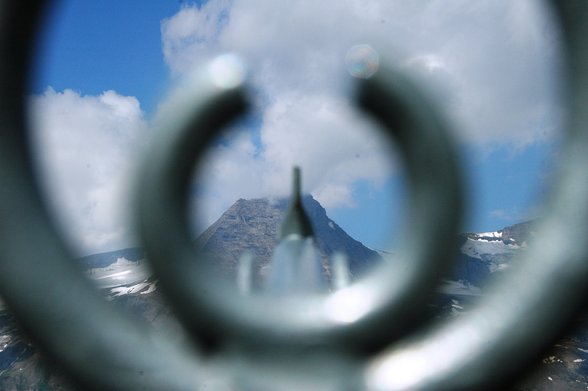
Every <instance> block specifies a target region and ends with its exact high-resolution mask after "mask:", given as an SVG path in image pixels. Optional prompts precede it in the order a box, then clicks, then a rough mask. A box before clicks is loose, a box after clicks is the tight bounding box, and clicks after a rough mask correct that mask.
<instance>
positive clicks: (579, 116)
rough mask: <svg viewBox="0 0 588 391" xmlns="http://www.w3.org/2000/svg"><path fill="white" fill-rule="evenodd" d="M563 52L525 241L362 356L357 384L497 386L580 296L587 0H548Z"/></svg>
mask: <svg viewBox="0 0 588 391" xmlns="http://www.w3.org/2000/svg"><path fill="white" fill-rule="evenodd" d="M552 6H553V8H554V11H555V12H556V14H557V15H558V17H559V18H560V21H561V26H562V30H563V33H564V42H565V44H566V46H567V53H568V64H567V65H568V87H569V92H570V93H569V96H568V102H567V103H568V113H567V114H568V122H567V128H566V131H567V132H566V133H567V139H566V144H565V145H564V153H563V154H562V155H561V156H562V157H563V160H562V161H561V165H560V167H559V169H560V172H559V174H560V175H559V176H557V179H558V180H557V182H555V183H554V185H553V186H554V187H553V189H552V191H553V194H552V197H551V199H550V202H549V203H548V204H547V208H546V215H545V216H544V218H543V219H542V220H541V223H540V225H539V226H538V227H536V231H537V233H536V236H535V240H534V243H533V244H532V245H531V246H530V247H529V249H528V251H527V253H526V254H525V255H524V256H523V257H522V258H521V259H519V260H517V264H516V265H514V267H513V268H512V269H511V270H509V273H508V274H507V275H505V276H504V278H503V279H501V280H499V281H497V283H496V284H495V285H494V286H493V289H492V291H491V292H490V293H489V294H488V295H487V296H485V297H484V298H483V299H482V300H481V301H480V302H479V303H478V304H477V305H476V307H475V308H474V309H473V310H471V311H469V312H467V313H465V314H463V315H462V316H460V317H459V318H456V319H454V320H453V321H450V322H447V323H442V324H438V325H435V327H434V328H432V329H430V330H428V331H427V332H424V333H420V334H418V335H416V336H414V337H412V338H411V339H410V340H408V341H403V342H402V343H400V344H397V345H395V346H391V347H390V348H388V349H387V350H386V352H385V353H383V354H381V355H380V356H379V357H376V358H374V359H373V360H371V361H370V362H369V363H368V365H367V366H366V369H365V379H364V384H363V385H362V388H364V389H367V390H371V391H384V390H386V391H392V390H480V389H498V388H499V387H498V385H500V384H502V383H504V382H506V381H507V380H508V379H510V378H511V377H512V376H514V375H515V373H516V371H518V370H520V369H521V367H523V366H524V365H525V364H529V363H531V362H533V359H535V358H536V357H537V356H538V355H539V354H541V352H542V351H543V350H544V349H546V348H547V347H548V346H549V344H550V343H552V342H553V341H554V339H555V338H556V337H557V336H558V335H559V332H560V331H561V329H562V327H564V326H565V325H566V323H567V322H568V321H569V320H570V318H571V317H572V316H573V315H574V314H575V313H576V311H577V310H578V309H579V305H580V304H583V302H584V300H585V295H586V291H587V285H586V280H587V279H588V242H587V241H586V235H587V234H588V208H586V202H587V201H588V171H587V170H586V167H588V153H587V151H588V125H587V124H588V111H586V108H585V107H586V102H588V40H586V37H588V26H587V25H586V23H585V20H586V17H587V16H588V3H586V2H585V1H581V0H580V1H566V2H563V1H554V2H553V3H552Z"/></svg>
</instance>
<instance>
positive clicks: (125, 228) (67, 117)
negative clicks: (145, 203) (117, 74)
mask: <svg viewBox="0 0 588 391" xmlns="http://www.w3.org/2000/svg"><path fill="white" fill-rule="evenodd" d="M30 112H31V119H32V123H33V133H34V137H33V138H32V140H33V143H34V145H33V147H34V148H35V156H36V157H37V168H38V170H39V173H40V175H39V177H40V178H41V182H42V186H43V187H44V189H45V193H46V195H47V197H48V201H49V203H50V204H51V205H52V206H53V209H54V210H55V211H56V213H55V216H56V218H57V219H58V220H59V222H60V223H61V225H62V226H63V227H64V231H65V234H66V235H67V236H68V237H69V239H70V242H71V243H72V245H73V246H74V247H75V250H76V251H77V252H78V253H80V254H87V253H92V252H100V251H107V250H114V249H118V248H123V247H124V246H128V245H129V244H130V242H131V241H132V238H131V233H130V230H129V224H128V220H127V219H128V217H129V204H128V196H129V193H130V191H129V182H131V175H130V173H131V170H132V162H133V161H134V160H135V157H134V154H135V153H134V151H135V150H136V149H137V145H138V144H139V142H140V139H139V137H140V136H141V134H142V133H143V132H144V130H145V128H146V123H145V120H144V119H143V113H142V111H141V108H140V105H139V102H138V100H137V99H136V98H134V97H128V96H121V95H119V94H117V93H116V92H115V91H106V92H104V93H102V94H101V95H99V96H83V95H81V94H79V93H78V92H75V91H72V90H65V91H63V92H56V91H54V90H53V89H51V88H48V89H47V90H46V91H45V92H44V93H43V94H42V95H38V96H33V97H31V111H30Z"/></svg>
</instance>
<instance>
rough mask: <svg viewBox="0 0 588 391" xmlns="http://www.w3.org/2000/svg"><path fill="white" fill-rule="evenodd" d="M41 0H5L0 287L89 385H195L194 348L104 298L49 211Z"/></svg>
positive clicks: (1, 25)
mask: <svg viewBox="0 0 588 391" xmlns="http://www.w3.org/2000/svg"><path fill="white" fill-rule="evenodd" d="M44 9H45V4H44V2H43V1H35V0H23V1H20V0H19V1H0V53H2V56H0V131H1V136H2V141H1V142H0V178H1V181H2V184H1V185H0V200H1V202H0V291H1V295H2V298H3V299H4V300H5V301H6V303H7V304H8V306H9V308H10V310H11V311H13V313H14V314H15V316H16V318H17V319H18V321H19V323H20V324H21V325H22V326H23V327H24V328H25V330H26V331H27V332H28V333H30V334H31V335H32V336H33V337H34V339H35V341H36V342H37V344H38V346H40V348H41V349H42V350H43V352H44V353H46V354H47V355H49V356H50V357H52V358H53V362H54V363H55V364H59V365H62V366H64V367H65V368H67V369H68V372H69V374H70V375H71V376H73V377H74V379H75V380H76V381H77V382H79V383H80V384H81V385H82V387H83V389H96V390H105V389H106V390H121V391H128V390H153V391H160V390H177V391H180V390H185V391H187V390H192V389H193V388H194V384H196V383H197V382H202V373H201V371H199V370H198V364H197V361H196V357H195V355H194V354H192V353H191V352H189V351H188V349H187V347H182V346H177V345H176V344H175V343H173V342H171V341H167V340H163V339H162V338H159V337H158V336H154V335H152V333H151V332H150V331H149V330H148V329H147V328H146V327H145V325H144V324H141V323H140V322H137V321H136V320H135V319H134V318H131V317H130V316H129V315H128V314H126V313H123V312H121V311H119V310H118V309H117V308H114V307H113V306H111V305H109V304H107V303H106V301H104V299H103V298H102V297H101V296H100V294H99V293H98V292H97V291H96V290H95V289H93V288H92V286H91V285H90V283H89V281H88V280H87V279H86V278H85V276H83V274H82V272H81V271H80V270H79V268H78V267H76V264H75V260H74V259H73V257H72V256H71V254H70V253H69V252H68V251H67V249H66V247H65V245H64V244H63V242H62V240H61V238H60V237H59V236H58V234H57V231H56V229H55V227H54V225H53V224H52V221H51V220H50V218H49V217H48V215H47V212H46V210H45V208H44V205H43V202H42V201H41V197H40V194H39V190H38V188H37V185H36V183H35V181H34V174H33V168H32V165H31V162H32V159H31V158H30V154H29V150H28V143H27V138H28V133H27V132H26V130H27V121H26V108H25V94H26V91H27V88H26V86H27V82H29V80H28V78H27V77H28V76H29V74H30V72H29V64H30V63H31V54H32V50H31V49H32V47H33V46H34V45H33V41H34V35H35V33H36V32H37V31H36V30H37V28H38V25H39V19H40V17H41V15H42V13H43V11H44Z"/></svg>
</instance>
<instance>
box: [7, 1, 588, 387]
mask: <svg viewBox="0 0 588 391" xmlns="http://www.w3.org/2000/svg"><path fill="white" fill-rule="evenodd" d="M553 7H554V10H555V12H556V13H557V15H558V16H559V18H560V20H561V24H562V26H563V30H564V33H565V41H566V44H567V49H568V65H569V77H570V81H571V82H570V83H569V84H570V88H569V91H570V96H569V104H568V109H569V113H568V123H567V142H566V145H565V146H564V148H565V152H564V153H562V156H564V160H563V161H562V162H561V167H560V172H561V173H560V175H559V176H558V177H557V178H558V181H557V183H554V184H553V188H552V197H551V201H550V202H549V204H548V206H547V216H546V218H545V219H544V220H543V221H542V224H541V226H540V227H539V228H538V234H537V237H538V240H537V243H536V245H535V247H532V248H531V249H529V251H528V253H527V255H526V256H525V257H524V259H521V260H520V262H519V263H520V267H519V268H518V269H517V270H515V271H514V272H513V273H512V274H511V275H510V276H509V277H508V278H506V279H504V280H503V281H501V282H500V283H498V284H496V286H495V287H494V289H493V291H492V294H491V295H489V296H488V297H485V298H484V299H483V300H482V301H481V302H480V303H479V305H478V306H477V307H476V308H475V309H474V310H472V311H471V312H470V313H468V314H465V315H463V316H461V317H459V318H456V319H454V320H452V321H448V322H444V323H438V324H431V325H430V326H429V327H428V328H426V331H424V332H421V333H420V334H416V335H410V336H406V334H409V333H410V332H411V331H412V324H411V323H410V322H407V321H406V320H412V319H413V318H414V316H415V315H416V314H418V312H419V308H420V307H419V306H421V305H423V304H424V302H425V299H426V296H427V291H430V290H431V289H432V288H433V287H434V284H435V282H436V278H437V276H438V275H439V273H440V272H441V271H442V270H443V268H444V267H445V265H446V264H447V263H448V261H449V260H450V259H451V255H452V251H453V246H452V245H453V238H454V234H455V231H456V227H457V223H458V221H459V213H458V211H459V208H460V205H461V203H462V202H461V199H460V190H459V189H460V188H459V178H458V175H457V169H456V162H455V161H454V156H455V155H454V153H453V150H452V147H451V143H450V141H449V140H448V136H447V130H446V128H445V122H444V121H443V119H442V117H441V116H440V115H439V114H438V113H436V111H435V110H434V109H433V107H434V103H433V102H430V101H429V100H428V99H427V98H426V97H425V96H424V95H423V94H421V93H420V92H418V91H419V90H418V86H416V85H415V84H413V83H411V82H410V80H409V79H408V78H406V77H405V76H404V75H402V74H401V73H400V72H398V71H396V70H394V69H393V68H389V67H383V68H382V69H380V71H379V72H378V73H377V74H376V75H375V76H374V77H372V78H370V79H368V80H366V81H364V82H362V84H361V87H360V94H359V103H360V106H361V107H362V108H363V109H364V110H366V111H367V112H369V113H371V114H372V115H374V116H375V117H376V118H377V119H378V120H380V121H381V123H382V124H383V125H384V127H385V129H387V130H386V132H387V134H388V136H389V137H391V138H393V139H394V140H395V141H396V143H397V144H398V145H399V146H400V149H401V150H402V151H403V153H404V158H405V161H406V167H407V169H408V173H409V177H410V180H411V183H410V191H411V197H410V198H411V205H410V210H409V219H408V221H409V227H408V232H409V234H408V235H407V238H408V239H410V241H408V242H407V243H406V246H405V248H404V249H403V250H402V254H404V255H403V256H404V259H405V260H406V261H405V263H403V264H402V265H403V268H402V269H400V268H398V267H394V266H386V267H383V268H382V269H381V270H379V273H378V274H374V275H370V276H368V277H366V278H365V279H364V280H362V281H360V282H358V283H354V284H352V285H350V286H348V287H343V288H342V289H340V290H337V291H336V292H335V293H333V294H332V295H328V296H318V295H317V296H313V297H309V298H308V297H307V298H304V299H302V298H301V299H295V298H293V299H287V300H288V301H284V300H286V299H283V300H278V299H275V298H274V299H272V298H267V297H246V296H243V295H239V294H238V292H231V291H230V290H228V288H227V289H225V288H223V287H222V286H221V285H218V284H217V283H216V282H215V281H212V280H211V279H210V278H207V275H206V273H205V270H206V266H205V262H204V260H203V259H202V257H201V256H199V255H195V254H194V251H193V248H192V245H191V241H190V236H189V234H188V229H187V223H186V221H185V216H186V213H185V210H186V194H187V185H188V180H189V177H190V172H191V170H192V169H193V163H195V162H196V163H197V161H198V158H199V156H200V155H201V154H202V152H203V151H204V149H205V146H206V143H207V142H208V141H210V140H211V138H212V137H214V136H215V135H216V134H217V133H218V132H219V131H220V130H221V129H222V127H223V126H224V125H226V124H227V123H228V122H230V120H231V119H232V118H234V117H235V116H237V115H239V114H240V113H241V112H242V111H243V110H244V109H245V108H246V103H245V102H246V99H245V93H244V89H243V86H242V82H241V79H239V78H238V77H236V78H235V77H230V78H228V77H227V76H226V75H225V76H224V77H221V78H220V79H219V78H218V77H217V76H218V75H217V74H215V73H214V72H212V71H214V63H213V64H212V65H211V66H210V67H209V68H205V69H204V70H201V71H200V72H199V73H197V74H196V75H195V77H194V78H192V79H191V81H190V83H189V84H188V85H187V86H186V87H187V88H186V89H185V90H183V91H182V92H181V93H179V94H178V96H177V101H176V104H175V105H172V109H171V111H170V112H169V113H168V116H167V117H165V118H163V120H162V122H161V124H160V131H159V132H157V134H156V137H155V139H154V140H153V143H152V145H151V147H150V149H149V151H148V154H149V156H148V158H147V159H146V160H145V164H144V175H143V176H142V178H141V182H140V185H139V191H138V194H141V198H140V199H139V201H138V209H139V218H140V222H139V225H140V232H141V234H142V238H143V241H144V246H145V248H146V249H147V251H148V253H149V255H150V257H151V260H152V262H153V267H154V269H155V271H156V273H157V274H158V276H159V278H160V281H161V285H162V287H163V289H164V292H165V293H166V294H167V297H168V299H169V300H170V305H173V306H174V308H175V309H176V311H177V313H178V316H179V317H180V319H181V320H182V321H183V322H184V324H185V325H186V327H187V328H188V329H189V331H190V332H191V333H192V336H193V337H194V343H199V344H203V345H205V346H206V347H207V348H208V349H209V352H212V353H216V354H215V355H212V356H211V355H208V356H204V355H203V354H198V353H196V352H195V351H194V350H193V349H191V348H190V344H188V343H186V344H183V345H182V344H180V343H179V342H178V341H174V340H167V339H164V338H163V337H162V336H160V335H152V334H151V333H150V332H149V331H148V330H147V329H146V328H145V327H144V326H143V325H141V324H140V323H138V322H137V321H135V320H134V319H132V318H131V317H130V316H128V315H126V314H124V313H121V312H120V311H118V310H116V309H114V308H112V307H111V306H109V305H108V304H107V303H106V302H104V301H103V300H102V299H101V298H100V297H99V294H98V293H97V292H96V291H94V290H93V289H92V288H91V286H90V284H89V283H88V282H87V281H86V280H85V279H84V278H83V276H82V273H81V272H80V271H79V270H78V269H77V267H76V265H75V262H74V260H73V258H72V256H71V255H70V254H69V253H68V252H67V249H66V248H65V246H64V245H63V243H62V241H61V238H60V237H59V236H58V235H57V233H56V231H55V228H54V226H53V224H52V222H51V221H50V220H49V218H48V216H47V212H46V211H45V207H44V205H43V202H42V201H41V196H40V194H39V190H38V188H37V185H36V183H35V181H34V174H33V170H32V168H31V163H30V156H29V155H28V154H29V151H28V145H27V132H26V129H27V123H26V117H25V113H26V108H25V99H24V93H25V91H26V83H27V82H28V79H27V76H28V75H29V74H30V70H29V66H30V62H31V61H30V56H31V53H32V48H33V47H34V45H33V41H34V39H33V38H34V33H35V26H36V25H37V24H38V22H39V17H40V15H41V13H42V11H43V2H42V1H33V0H20V1H17V0H15V1H6V0H4V1H0V53H2V55H1V56H0V137H1V139H0V180H1V181H2V183H1V185H0V290H1V294H2V296H3V297H4V298H5V300H6V302H7V303H8V304H9V306H10V308H11V309H12V310H13V311H14V313H15V314H16V316H17V317H18V319H19V321H20V322H21V324H22V325H23V327H24V328H25V329H26V330H27V331H29V332H30V333H31V335H33V336H34V337H35V339H36V340H37V341H38V343H39V345H40V346H41V347H42V348H43V349H44V351H45V353H46V354H47V355H48V356H49V357H52V358H53V359H54V360H56V361H57V362H58V363H60V364H61V365H62V366H64V367H65V368H66V369H67V371H68V372H69V373H70V374H71V375H72V376H73V377H74V378H75V379H76V380H77V381H78V382H79V383H81V384H82V385H83V387H84V388H93V389H97V390H104V389H114V390H116V389H118V390H149V389H151V390H196V389H204V388H208V389H243V390H294V389H309V390H310V389H316V390H345V389H350V390H352V389H368V390H374V391H375V390H414V389H423V390H426V389H431V390H441V389H475V390H479V389H483V388H491V387H497V384H499V383H502V382H505V381H507V380H508V378H509V376H511V375H512V374H514V372H515V371H517V370H519V369H521V368H523V367H524V365H525V364H527V363H528V362H529V360H531V359H532V358H533V357H534V356H535V355H536V354H537V353H538V352H540V351H541V349H543V348H545V347H546V346H548V344H549V343H551V342H552V340H553V338H554V337H555V336H556V335H557V332H558V331H559V330H560V329H561V327H562V326H563V325H564V324H565V323H566V322H567V321H568V320H569V318H570V317H571V316H572V315H573V313H574V311H575V309H576V307H577V305H578V304H579V302H580V301H581V300H582V299H583V297H584V295H585V293H586V292H585V289H586V288H585V286H586V284H585V281H586V280H587V278H588V242H587V241H586V240H585V237H586V235H587V234H588V210H587V208H586V205H587V201H588V170H586V167H588V153H586V151H588V129H587V126H588V125H587V124H588V111H587V110H585V105H586V102H588V47H587V45H588V42H587V40H586V39H585V37H587V36H588V25H587V24H586V23H585V20H586V18H587V17H588V3H587V2H584V1H581V0H577V1H572V0H569V1H565V2H563V1H562V2H554V3H553ZM229 60H230V59H227V58H224V59H220V60H218V61H229ZM211 72H212V73H211ZM221 76H222V75H221ZM233 76H235V75H233ZM237 76H238V75H237ZM162 227H164V228H165V229H162ZM541 238H545V239H547V238H548V239H549V240H544V241H542V240H541ZM531 264H532V267H531ZM246 279H247V276H244V277H243V280H244V282H243V284H242V285H243V287H244V289H245V290H246V289H247V285H248V284H247V282H246V281H245V280H246ZM521 281H524V283H521ZM270 308H271V311H270V310H269V309H270ZM400 320H403V321H400ZM401 337H404V339H400V340H399V338H401ZM392 341H396V342H395V344H394V345H390V346H389V347H388V348H386V349H385V350H383V351H382V352H381V353H379V354H378V355H377V356H376V357H374V358H366V357H368V354H367V353H368V352H370V351H374V350H376V349H378V350H381V349H383V348H384V347H385V346H387V345H389V343H391V342H392ZM205 358H206V359H205ZM261 374H263V376H262V375H261ZM223 387H224V388H223Z"/></svg>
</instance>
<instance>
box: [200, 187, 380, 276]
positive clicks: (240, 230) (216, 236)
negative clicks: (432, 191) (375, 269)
mask: <svg viewBox="0 0 588 391" xmlns="http://www.w3.org/2000/svg"><path fill="white" fill-rule="evenodd" d="M302 203H303V206H304V209H305V211H306V213H307V215H308V217H309V219H310V221H311V225H312V227H313V230H314V234H315V238H316V242H317V247H318V249H319V253H320V256H321V262H322V266H323V270H324V271H325V274H326V276H327V277H329V276H330V266H329V261H328V260H329V259H330V258H331V257H332V256H333V255H334V254H335V253H338V252H339V253H344V254H345V255H347V258H348V262H349V267H350V271H351V273H352V275H353V276H358V275H361V273H362V272H363V271H364V270H365V269H367V268H368V267H369V266H371V265H372V264H374V263H377V262H380V261H381V260H382V258H381V256H380V255H379V254H378V253H377V252H376V251H374V250H371V249H369V248H367V247H366V246H364V245H363V244H362V243H361V242H359V241H357V240H355V239H353V238H352V237H351V236H349V235H348V234H347V233H346V232H345V231H344V230H343V229H342V228H341V227H340V226H339V225H337V223H335V222H334V221H333V220H331V219H330V218H329V217H328V216H327V212H326V211H325V209H324V208H323V207H322V206H321V204H320V203H319V202H318V201H317V200H315V199H314V198H313V197H312V196H311V195H306V196H304V197H303V198H302ZM287 206H288V200H286V199H279V200H275V201H274V200H269V199H267V198H259V199H251V200H245V199H239V200H237V201H236V202H235V203H234V204H233V205H232V206H231V207H230V208H229V209H227V211H226V212H225V213H223V215H222V216H221V217H220V218H219V219H218V220H217V221H216V222H215V223H214V224H212V225H211V226H210V227H209V228H208V229H207V230H205V231H204V232H203V233H202V234H201V235H200V236H199V237H198V239H197V240H196V246H197V247H198V248H199V249H200V250H201V251H202V252H203V253H204V254H207V255H209V256H211V258H213V259H214V264H215V266H216V267H218V269H219V270H220V271H221V272H222V273H223V274H227V275H234V273H235V270H236V268H237V264H238V262H239V259H240V257H241V256H242V254H243V253H245V252H246V251H249V252H250V253H252V254H253V255H254V256H255V258H256V260H257V261H258V266H259V270H260V273H262V274H263V272H264V268H265V267H266V266H267V265H268V264H269V262H270V260H271V256H272V253H273V249H274V247H275V244H276V240H277V237H278V230H279V227H280V224H281V222H282V217H283V214H284V212H285V210H286V208H287Z"/></svg>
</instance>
